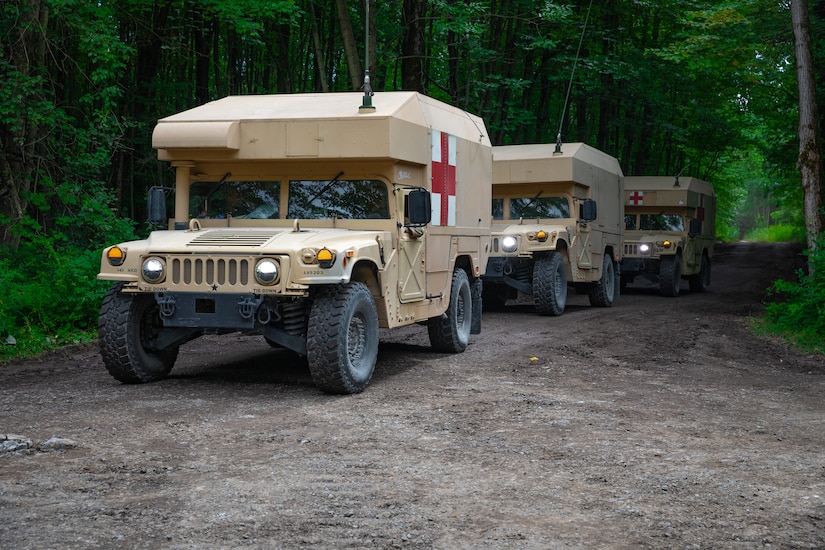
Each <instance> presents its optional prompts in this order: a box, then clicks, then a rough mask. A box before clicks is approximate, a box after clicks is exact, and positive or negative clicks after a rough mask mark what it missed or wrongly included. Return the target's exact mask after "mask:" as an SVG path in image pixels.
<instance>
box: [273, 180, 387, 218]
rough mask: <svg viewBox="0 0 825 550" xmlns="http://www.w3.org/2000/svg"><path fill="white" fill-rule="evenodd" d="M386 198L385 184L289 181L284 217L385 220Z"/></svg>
mask: <svg viewBox="0 0 825 550" xmlns="http://www.w3.org/2000/svg"><path fill="white" fill-rule="evenodd" d="M330 183H332V184H331V185H330ZM387 197H388V193H387V185H386V184H385V183H384V182H383V181H379V180H335V181H333V182H330V180H300V181H290V182H289V213H288V217H289V218H290V219H293V218H302V219H315V220H317V219H324V218H332V217H333V216H334V217H336V218H338V219H343V220H352V219H389V218H390V208H389V200H388V198H387Z"/></svg>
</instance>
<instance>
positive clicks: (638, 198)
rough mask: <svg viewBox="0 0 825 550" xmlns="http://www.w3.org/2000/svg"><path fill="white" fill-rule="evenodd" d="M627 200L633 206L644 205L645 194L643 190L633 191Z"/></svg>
mask: <svg viewBox="0 0 825 550" xmlns="http://www.w3.org/2000/svg"><path fill="white" fill-rule="evenodd" d="M627 202H628V203H629V204H632V205H633V206H642V205H643V204H644V203H645V194H644V193H642V192H641V191H633V192H632V193H630V195H629V196H628V197H627Z"/></svg>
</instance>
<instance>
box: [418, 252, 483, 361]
mask: <svg viewBox="0 0 825 550" xmlns="http://www.w3.org/2000/svg"><path fill="white" fill-rule="evenodd" d="M482 296H483V294H482ZM472 324H473V297H472V293H471V291H470V281H469V279H468V278H467V273H466V272H465V271H464V270H463V269H461V268H456V269H455V271H453V281H452V284H451V286H450V303H449V305H448V306H447V311H445V312H444V314H443V315H441V316H440V317H433V318H432V319H430V321H429V322H428V323H427V332H428V333H429V335H430V345H432V348H433V349H434V350H435V351H442V352H447V353H461V352H462V351H464V350H465V349H467V344H468V343H469V342H470V330H471V328H472Z"/></svg>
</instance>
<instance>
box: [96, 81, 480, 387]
mask: <svg viewBox="0 0 825 550" xmlns="http://www.w3.org/2000/svg"><path fill="white" fill-rule="evenodd" d="M363 97H364V96H363V95H362V94H359V93H334V94H295V95H268V96H240V97H227V98H225V99H221V100H218V101H214V102H211V103H208V104H206V105H203V106H200V107H196V108H194V109H191V110H188V111H185V112H182V113H179V114H176V115H173V116H170V117H167V118H164V119H161V120H160V121H159V122H158V124H157V126H156V128H155V130H154V134H153V136H152V143H153V146H154V147H155V148H156V149H158V156H159V158H160V159H161V160H164V161H169V162H170V163H171V166H173V167H174V169H175V174H176V181H175V188H174V191H175V193H174V195H175V196H174V200H175V208H174V212H175V213H174V217H173V218H172V219H171V220H168V225H169V230H164V231H155V232H153V233H152V234H151V235H150V236H149V238H148V239H146V240H141V241H134V242H127V243H121V244H118V245H116V246H112V247H109V248H106V249H105V250H104V252H103V258H102V260H101V268H100V274H99V275H98V278H100V279H105V280H111V281H118V283H117V284H116V285H114V287H113V288H112V290H111V291H110V293H109V294H108V295H107V297H106V299H105V301H104V304H103V307H102V310H101V318H100V328H99V336H100V342H101V351H102V355H103V360H104V362H105V364H106V367H107V369H108V370H109V372H110V373H111V374H112V375H113V376H114V377H115V378H117V379H118V380H121V381H123V382H128V383H136V382H148V381H153V380H158V379H161V378H163V377H164V376H166V375H167V374H168V373H169V371H170V369H171V368H172V366H173V364H174V362H175V359H176V357H177V354H178V347H179V346H180V345H181V344H183V343H184V342H187V341H189V340H191V339H193V338H195V337H198V336H200V335H202V334H207V333H213V334H214V333H226V332H234V331H241V332H244V333H259V334H262V335H263V337H264V338H265V339H266V340H267V341H268V342H269V343H270V344H272V345H274V346H279V347H283V348H287V349H290V350H293V351H295V352H297V353H298V354H301V355H304V356H306V357H307V359H308V363H309V368H310V371H311V373H312V377H313V380H314V382H315V383H316V385H317V386H318V387H319V388H321V389H322V390H324V391H327V392H332V393H354V392H359V391H361V390H363V389H364V387H365V386H366V385H367V383H368V382H369V380H370V377H371V376H372V373H373V370H374V367H375V362H376V357H377V353H378V331H379V327H381V328H394V327H400V326H402V325H410V324H413V323H419V324H426V325H427V327H428V330H429V337H430V342H431V344H432V346H433V347H434V348H435V349H437V350H440V351H446V352H461V351H463V350H464V349H465V347H466V346H467V343H468V339H469V335H470V334H471V333H473V334H477V333H478V332H479V331H480V326H481V281H480V278H479V276H480V273H481V270H482V269H483V267H484V266H485V265H486V263H487V255H488V251H489V248H490V193H491V171H492V167H491V163H492V148H491V146H490V141H489V138H488V136H487V131H486V129H485V126H484V122H483V121H482V120H481V119H480V118H478V117H476V116H473V115H470V114H468V113H466V112H463V111H461V110H459V109H456V108H453V107H450V106H449V105H446V104H444V103H441V102H439V101H436V100H433V99H430V98H428V97H425V96H422V95H420V94H417V93H414V92H386V93H380V94H379V95H378V96H375V98H373V99H372V106H370V107H364V106H363V105H362V104H361V99H362V98H363ZM167 191H168V190H167ZM163 193H164V190H163V189H157V188H156V189H154V190H152V191H150V217H154V218H159V219H163V220H164V222H166V221H167V220H166V214H165V200H164V196H163ZM459 204H460V205H461V207H460V208H458V205H459Z"/></svg>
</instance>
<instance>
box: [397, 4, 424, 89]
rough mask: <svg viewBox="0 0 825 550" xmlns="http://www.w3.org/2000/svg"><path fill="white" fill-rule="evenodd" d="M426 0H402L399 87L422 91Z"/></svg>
mask: <svg viewBox="0 0 825 550" xmlns="http://www.w3.org/2000/svg"><path fill="white" fill-rule="evenodd" d="M426 9H427V1H426V0H404V6H403V8H402V12H401V24H402V25H403V26H404V38H403V42H402V45H401V87H402V88H403V89H404V90H412V91H415V92H422V93H423V92H424V91H425V88H424V62H423V59H424V14H425V13H426Z"/></svg>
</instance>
